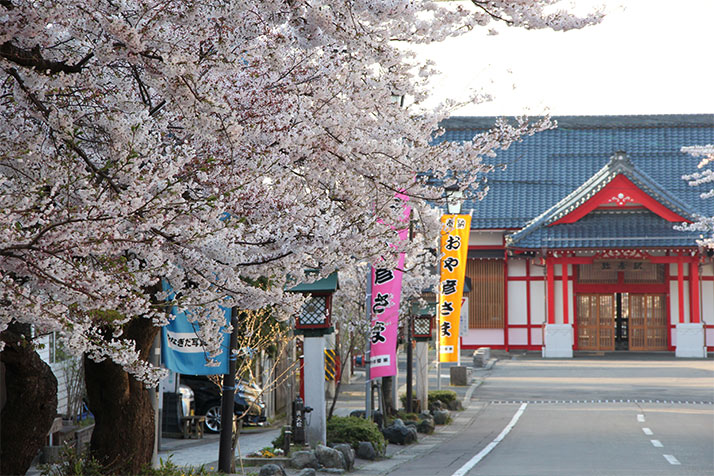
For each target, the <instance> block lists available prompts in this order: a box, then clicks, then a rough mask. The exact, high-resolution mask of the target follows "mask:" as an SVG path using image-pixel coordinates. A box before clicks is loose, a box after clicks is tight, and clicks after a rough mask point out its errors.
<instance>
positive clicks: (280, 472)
mask: <svg viewBox="0 0 714 476" xmlns="http://www.w3.org/2000/svg"><path fill="white" fill-rule="evenodd" d="M258 475H259V476H286V475H285V470H284V469H283V467H282V466H280V465H279V464H272V463H270V464H264V465H263V466H261V467H260V473H258Z"/></svg>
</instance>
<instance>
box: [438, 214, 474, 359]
mask: <svg viewBox="0 0 714 476" xmlns="http://www.w3.org/2000/svg"><path fill="white" fill-rule="evenodd" d="M441 224H442V231H441V263H440V266H439V274H440V281H439V308H438V313H439V361H440V362H457V361H458V352H459V321H460V314H461V298H462V297H463V294H464V278H465V276H466V259H467V256H468V249H469V233H470V231H471V215H444V216H442V217H441Z"/></svg>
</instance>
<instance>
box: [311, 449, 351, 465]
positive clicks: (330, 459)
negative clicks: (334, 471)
mask: <svg viewBox="0 0 714 476" xmlns="http://www.w3.org/2000/svg"><path fill="white" fill-rule="evenodd" d="M315 456H316V457H317V461H318V462H319V463H320V464H321V465H322V466H324V467H325V468H341V469H345V468H346V467H347V463H346V462H345V457H344V456H343V455H342V452H341V451H339V450H336V449H334V448H330V447H329V446H325V445H317V448H315Z"/></svg>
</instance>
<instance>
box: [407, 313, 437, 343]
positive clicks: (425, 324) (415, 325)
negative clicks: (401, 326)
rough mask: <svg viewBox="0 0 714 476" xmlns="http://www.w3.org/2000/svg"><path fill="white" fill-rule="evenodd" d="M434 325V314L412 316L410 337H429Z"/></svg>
mask: <svg viewBox="0 0 714 476" xmlns="http://www.w3.org/2000/svg"><path fill="white" fill-rule="evenodd" d="M433 326H434V316H431V315H428V314H425V315H421V316H420V315H417V316H413V317H412V337H413V338H414V339H416V340H429V339H431V331H432V330H433Z"/></svg>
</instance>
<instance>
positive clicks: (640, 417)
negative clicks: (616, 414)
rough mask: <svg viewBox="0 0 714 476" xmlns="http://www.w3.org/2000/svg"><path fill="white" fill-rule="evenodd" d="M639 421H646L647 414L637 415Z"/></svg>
mask: <svg viewBox="0 0 714 476" xmlns="http://www.w3.org/2000/svg"><path fill="white" fill-rule="evenodd" d="M637 421H638V422H640V423H642V422H644V421H645V416H644V415H642V414H639V415H637Z"/></svg>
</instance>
